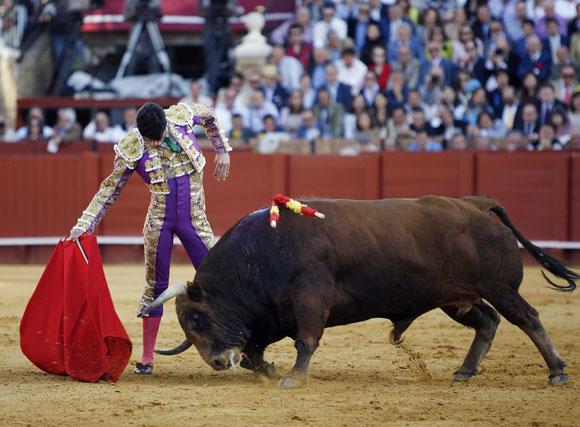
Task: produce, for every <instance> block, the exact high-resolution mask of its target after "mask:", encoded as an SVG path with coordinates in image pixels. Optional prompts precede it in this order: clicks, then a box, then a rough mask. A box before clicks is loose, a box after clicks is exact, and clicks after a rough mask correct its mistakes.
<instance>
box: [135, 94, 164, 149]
mask: <svg viewBox="0 0 580 427" xmlns="http://www.w3.org/2000/svg"><path fill="white" fill-rule="evenodd" d="M166 126H167V119H166V118H165V112H164V111H163V108H161V107H160V106H159V105H157V104H154V103H152V102H148V103H147V104H145V105H143V106H142V107H141V108H139V111H138V112H137V128H138V129H139V132H140V133H141V135H142V136H143V137H144V138H148V139H152V140H154V141H159V140H160V139H161V137H162V136H163V131H164V130H165V127H166Z"/></svg>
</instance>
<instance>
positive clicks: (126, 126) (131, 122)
mask: <svg viewBox="0 0 580 427" xmlns="http://www.w3.org/2000/svg"><path fill="white" fill-rule="evenodd" d="M68 114H69V116H70V113H68ZM75 120H76V114H75ZM135 127H137V108H135V107H128V108H125V110H124V111H123V122H122V123H120V124H118V125H116V126H115V141H120V140H121V139H122V138H124V137H125V136H126V135H127V134H128V133H129V131H130V130H131V129H133V128H135ZM81 131H82V129H81ZM79 138H80V134H79ZM77 139H78V138H77Z"/></svg>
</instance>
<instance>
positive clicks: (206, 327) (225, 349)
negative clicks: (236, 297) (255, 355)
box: [142, 282, 246, 370]
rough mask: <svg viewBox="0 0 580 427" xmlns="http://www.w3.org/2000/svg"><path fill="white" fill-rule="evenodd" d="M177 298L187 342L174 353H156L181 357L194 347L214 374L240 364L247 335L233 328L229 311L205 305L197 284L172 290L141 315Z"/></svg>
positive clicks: (169, 351) (157, 351)
mask: <svg viewBox="0 0 580 427" xmlns="http://www.w3.org/2000/svg"><path fill="white" fill-rule="evenodd" d="M174 297H177V299H176V303H175V305H176V308H177V317H178V319H179V323H180V324H181V327H182V329H183V331H184V332H185V337H186V339H185V341H184V342H183V343H182V344H181V345H179V346H178V347H176V348H174V349H172V350H167V351H162V350H155V352H156V353H158V354H165V355H173V354H179V353H182V352H183V351H185V350H187V349H188V348H189V347H191V345H192V344H193V345H195V347H196V348H197V350H198V351H199V354H200V355H201V357H202V358H203V360H204V361H205V362H206V363H207V364H209V365H210V366H211V367H212V368H214V369H215V370H224V369H228V368H230V367H231V366H236V365H237V364H238V363H239V362H240V360H241V355H242V351H243V348H244V345H245V343H246V334H245V332H244V330H243V329H241V328H239V327H234V326H233V325H234V324H235V323H236V322H235V318H233V316H234V313H233V312H231V311H228V310H227V307H223V308H225V309H222V310H220V312H218V311H217V310H214V309H212V308H211V307H210V306H209V305H208V304H207V303H206V302H205V301H204V293H203V290H202V289H201V287H200V285H199V284H198V283H197V282H194V283H191V282H187V286H185V285H183V284H180V283H178V284H175V285H173V286H171V287H170V288H168V289H167V290H166V291H165V292H163V293H162V294H161V295H160V296H159V297H158V298H157V299H156V300H155V301H154V302H153V303H152V304H151V305H150V306H149V307H147V309H146V310H145V311H144V312H143V313H142V315H146V314H148V313H149V312H150V311H151V310H153V308H155V307H158V306H159V305H161V304H163V303H164V302H166V301H167V300H169V299H171V298H174ZM230 316H232V317H231V318H230Z"/></svg>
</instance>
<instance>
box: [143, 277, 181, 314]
mask: <svg viewBox="0 0 580 427" xmlns="http://www.w3.org/2000/svg"><path fill="white" fill-rule="evenodd" d="M179 295H187V287H186V286H185V285H184V284H183V283H176V284H175V285H173V286H170V287H169V288H167V289H165V291H163V293H162V294H161V295H159V296H158V297H157V298H156V299H155V301H153V302H152V303H151V304H149V306H147V308H145V310H143V311H142V312H141V313H139V314H138V315H137V317H143V316H146V315H148V314H149V313H150V312H151V310H153V309H154V308H157V307H159V306H160V305H161V304H163V303H164V302H166V301H169V300H170V299H171V298H175V297H176V296H179Z"/></svg>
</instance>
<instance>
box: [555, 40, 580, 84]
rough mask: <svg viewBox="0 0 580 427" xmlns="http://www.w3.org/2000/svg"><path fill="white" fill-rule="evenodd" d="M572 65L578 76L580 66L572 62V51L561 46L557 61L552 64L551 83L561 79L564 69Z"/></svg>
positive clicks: (557, 53) (557, 52)
mask: <svg viewBox="0 0 580 427" xmlns="http://www.w3.org/2000/svg"><path fill="white" fill-rule="evenodd" d="M567 65H570V66H572V67H574V72H575V73H576V75H578V73H579V72H580V64H578V63H576V62H574V61H572V59H571V58H570V50H569V49H568V48H567V47H566V46H560V47H559V48H558V50H557V51H556V61H554V62H553V63H552V67H551V68H550V81H552V82H554V81H556V80H558V79H559V78H560V73H561V71H562V68H564V67H565V66H567Z"/></svg>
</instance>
